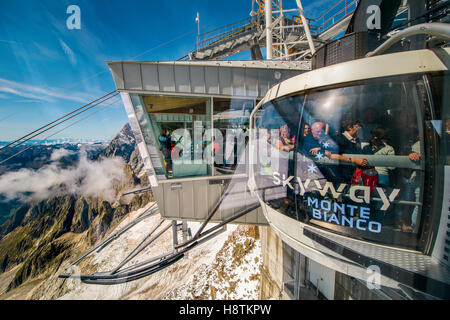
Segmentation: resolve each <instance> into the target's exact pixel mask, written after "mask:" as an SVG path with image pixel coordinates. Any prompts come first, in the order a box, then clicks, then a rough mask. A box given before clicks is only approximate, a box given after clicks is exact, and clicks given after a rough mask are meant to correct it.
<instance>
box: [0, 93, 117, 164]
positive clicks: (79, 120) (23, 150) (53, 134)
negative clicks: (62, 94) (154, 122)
mask: <svg viewBox="0 0 450 320" xmlns="http://www.w3.org/2000/svg"><path fill="white" fill-rule="evenodd" d="M119 101H120V99H118V100H116V101H114V102H112V103H110V104H108V105H106V106H103V107H102V108H100V109H98V110H96V111H94V112H91V113H89V114H88V115H87V116H85V117H83V118H81V119H78V120H77V121H74V122H72V123H71V124H69V125H68V126H65V127H64V128H62V129H61V130H59V131H56V132H55V133H52V134H51V135H49V136H47V137H45V138H43V139H41V140H40V141H36V142H35V143H33V144H31V145H30V146H28V147H26V148H25V149H22V150H20V151H19V152H17V153H15V154H13V155H12V156H10V157H8V158H7V159H4V160H2V161H0V165H1V164H3V163H5V162H6V161H8V160H10V159H12V158H14V157H16V156H18V155H19V154H21V153H23V152H25V151H27V150H28V149H30V148H32V147H34V146H35V145H36V144H38V143H40V142H42V141H45V140H47V139H49V138H51V137H53V136H55V135H57V134H58V133H60V132H62V131H64V130H66V129H68V128H70V127H72V126H74V125H75V124H77V123H79V122H81V121H83V120H85V119H87V118H89V117H91V116H93V115H94V114H96V113H98V112H100V111H102V110H104V109H106V108H108V107H110V106H111V105H113V104H115V103H117V102H119Z"/></svg>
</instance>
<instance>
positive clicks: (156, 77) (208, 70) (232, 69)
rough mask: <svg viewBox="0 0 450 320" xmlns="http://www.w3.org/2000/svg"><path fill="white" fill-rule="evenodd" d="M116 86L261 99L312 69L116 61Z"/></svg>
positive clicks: (279, 64) (285, 64) (295, 64)
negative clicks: (285, 81) (274, 88)
mask: <svg viewBox="0 0 450 320" xmlns="http://www.w3.org/2000/svg"><path fill="white" fill-rule="evenodd" d="M107 64H108V66H109V67H110V69H111V72H112V74H113V77H114V82H115V84H116V88H117V90H119V91H125V92H140V93H144V94H158V95H161V94H167V95H199V96H225V97H242V98H262V97H264V95H265V94H266V92H267V91H268V90H269V89H270V88H271V87H272V86H274V85H275V84H277V83H280V82H281V81H284V80H286V79H289V78H291V77H293V76H296V75H299V74H301V73H303V72H305V71H309V70H310V63H309V62H304V61H268V60H264V61H113V62H107Z"/></svg>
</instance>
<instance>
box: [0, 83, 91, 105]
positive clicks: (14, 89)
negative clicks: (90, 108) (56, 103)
mask: <svg viewBox="0 0 450 320" xmlns="http://www.w3.org/2000/svg"><path fill="white" fill-rule="evenodd" d="M58 91H62V89H58V88H41V87H38V86H32V85H29V84H24V83H19V82H15V81H12V80H8V79H3V78H0V92H4V93H9V94H12V95H16V96H20V97H25V98H31V99H38V100H44V101H50V100H51V98H57V99H62V100H70V101H76V102H82V103H86V98H85V95H83V96H82V97H81V94H76V93H73V92H72V93H70V94H69V93H68V94H61V93H58Z"/></svg>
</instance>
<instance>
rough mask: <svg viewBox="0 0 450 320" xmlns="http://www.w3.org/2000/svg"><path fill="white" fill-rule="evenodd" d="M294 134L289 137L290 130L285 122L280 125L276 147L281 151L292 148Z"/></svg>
mask: <svg viewBox="0 0 450 320" xmlns="http://www.w3.org/2000/svg"><path fill="white" fill-rule="evenodd" d="M294 145H295V136H292V137H291V130H290V129H289V126H288V125H287V124H285V125H283V126H281V127H280V136H279V139H278V141H277V148H278V149H279V150H281V151H288V152H289V151H291V150H292V149H294Z"/></svg>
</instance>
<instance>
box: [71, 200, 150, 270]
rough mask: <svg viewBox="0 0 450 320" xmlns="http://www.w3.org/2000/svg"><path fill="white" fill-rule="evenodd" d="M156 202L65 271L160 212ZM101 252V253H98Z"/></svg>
mask: <svg viewBox="0 0 450 320" xmlns="http://www.w3.org/2000/svg"><path fill="white" fill-rule="evenodd" d="M155 206H156V202H155V203H154V204H152V205H151V206H150V208H148V209H147V210H146V211H144V212H143V213H142V214H141V215H140V216H138V217H137V218H136V219H135V220H133V221H131V222H130V223H128V224H127V225H125V226H124V227H123V228H122V229H120V230H119V231H116V232H114V233H113V234H111V235H110V236H109V237H108V238H106V239H105V240H103V241H102V242H101V243H100V244H98V245H97V246H95V247H94V248H92V249H90V250H89V251H88V252H86V253H85V254H83V255H82V256H81V257H79V258H78V259H76V260H75V261H74V262H72V263H71V264H70V265H69V266H67V267H66V268H65V270H66V271H67V270H68V269H70V268H71V267H73V266H74V265H76V264H78V263H79V262H80V261H82V260H83V259H85V258H86V257H87V256H89V255H90V254H91V253H92V252H94V251H96V250H98V249H99V250H101V249H102V248H103V247H105V246H106V245H107V244H109V243H110V242H112V241H113V240H115V239H117V238H118V237H119V236H120V235H122V234H123V233H125V232H126V231H128V230H129V229H131V228H132V227H133V226H135V225H136V224H138V223H139V222H141V221H142V220H144V219H145V218H148V217H150V216H152V215H153V214H154V213H156V212H158V208H157V207H156V208H155ZM98 252H99V251H98Z"/></svg>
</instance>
